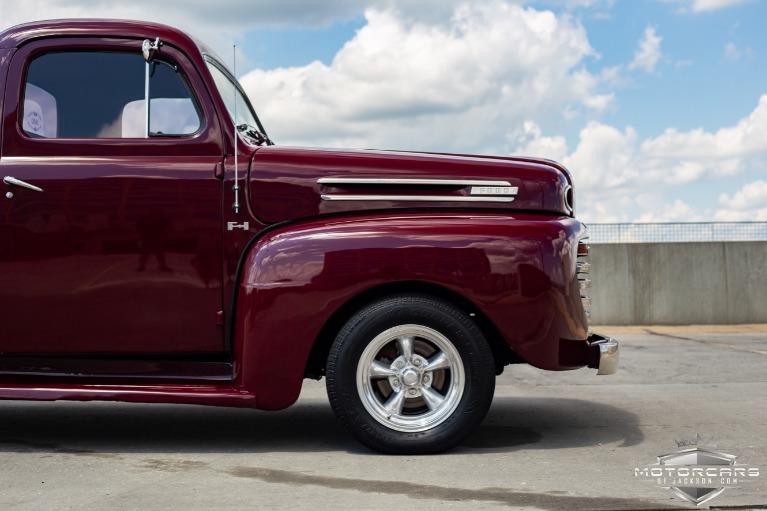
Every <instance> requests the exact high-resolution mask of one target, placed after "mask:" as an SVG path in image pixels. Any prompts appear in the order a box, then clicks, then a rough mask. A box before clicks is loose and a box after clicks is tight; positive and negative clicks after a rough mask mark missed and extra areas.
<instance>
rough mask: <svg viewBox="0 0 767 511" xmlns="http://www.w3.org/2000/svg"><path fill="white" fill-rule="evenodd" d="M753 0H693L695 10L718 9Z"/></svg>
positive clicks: (693, 9)
mask: <svg viewBox="0 0 767 511" xmlns="http://www.w3.org/2000/svg"><path fill="white" fill-rule="evenodd" d="M750 1H751V0H693V2H692V11H693V12H707V11H717V10H719V9H724V8H726V7H732V6H733V5H738V4H744V3H746V2H750Z"/></svg>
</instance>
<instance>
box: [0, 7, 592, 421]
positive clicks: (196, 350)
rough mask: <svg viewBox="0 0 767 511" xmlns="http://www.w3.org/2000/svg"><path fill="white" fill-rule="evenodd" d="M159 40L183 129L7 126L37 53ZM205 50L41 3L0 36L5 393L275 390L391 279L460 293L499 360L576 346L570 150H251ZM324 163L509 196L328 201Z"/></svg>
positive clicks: (580, 324) (310, 366) (281, 390)
mask: <svg viewBox="0 0 767 511" xmlns="http://www.w3.org/2000/svg"><path fill="white" fill-rule="evenodd" d="M155 37H160V39H161V40H162V41H164V43H165V46H164V47H163V48H162V49H161V52H162V53H163V56H164V57H165V58H166V59H168V60H170V61H172V62H173V63H174V64H175V65H177V66H178V67H179V68H180V69H181V71H182V72H183V73H184V75H185V76H186V78H187V79H188V81H189V85H190V87H191V89H192V94H193V95H194V97H195V99H196V101H197V102H198V104H199V105H200V107H201V112H200V113H201V115H202V117H203V119H204V120H203V127H202V129H201V130H200V131H199V132H198V133H197V134H195V135H194V136H190V137H182V138H163V137H156V138H151V139H93V140H80V139H77V140H71V139H39V138H32V137H30V136H28V135H26V134H25V133H24V132H23V131H22V129H21V122H20V120H19V119H20V114H19V112H20V105H21V101H22V98H23V94H24V92H23V84H24V77H25V72H26V68H27V66H28V64H29V61H30V59H32V58H34V57H35V56H36V55H40V54H43V53H45V52H50V51H53V50H62V49H65V50H93V49H105V50H109V51H136V52H138V51H140V43H141V41H142V40H143V39H145V38H150V39H154V38H155ZM205 54H208V55H210V54H211V52H210V50H209V49H208V48H207V47H205V46H204V45H202V44H201V43H199V42H197V41H195V40H193V39H192V38H190V37H189V36H187V35H185V34H183V33H181V32H179V31H177V30H174V29H171V28H169V27H165V26H161V25H156V24H151V23H145V22H122V21H108V20H89V21H58V22H41V23H39V24H29V25H24V26H20V27H15V28H13V29H10V30H7V31H6V32H3V33H2V34H0V111H1V112H2V114H1V115H2V117H1V119H2V122H0V137H2V138H1V140H2V142H1V144H0V176H13V177H15V178H18V179H21V180H24V181H27V182H29V183H32V184H34V185H36V186H40V187H41V188H43V189H44V192H43V193H37V192H33V191H30V190H26V189H22V188H18V187H12V189H11V188H10V187H8V186H6V185H2V186H4V187H5V190H4V192H7V191H12V192H13V194H14V197H13V198H5V197H0V201H3V202H2V209H0V215H1V216H0V314H1V315H2V329H3V333H2V336H1V337H0V398H6V399H42V400H49V399H78V400H92V399H93V400H95V399H98V400H123V401H144V402H178V403H198V404H211V405H223V406H248V407H258V408H263V409H279V408H284V407H286V406H288V405H290V404H291V403H292V402H294V401H295V399H296V398H297V396H298V393H299V391H300V388H301V382H302V380H303V378H304V377H305V375H306V374H313V375H316V374H321V373H322V370H323V367H322V364H323V362H324V358H323V357H324V356H325V355H326V353H325V352H324V351H323V350H324V349H326V347H327V346H328V341H329V340H332V337H333V335H334V334H335V333H336V332H335V330H334V326H337V325H338V324H339V322H341V323H342V322H343V319H344V317H345V316H344V315H345V314H348V313H349V311H350V310H351V307H352V306H353V304H357V303H364V300H366V299H372V298H374V297H377V296H380V295H381V294H382V293H385V292H387V290H392V289H395V288H396V290H397V291H402V290H411V291H414V292H431V293H438V294H439V295H440V296H443V297H445V298H448V299H451V300H454V301H456V303H460V304H461V305H462V306H463V307H465V308H467V309H468V310H467V312H471V313H473V314H475V315H476V317H477V318H478V321H480V322H481V324H482V325H483V327H484V328H485V330H486V331H485V333H486V335H487V336H488V337H492V338H494V339H497V341H498V342H499V343H501V345H505V346H508V347H509V348H510V349H508V350H506V351H508V353H507V355H508V360H504V361H503V362H508V361H510V360H512V359H515V360H523V361H525V362H528V363H530V364H532V365H535V366H537V367H540V368H544V369H552V370H563V369H572V368H576V367H582V366H584V365H587V364H588V363H590V361H591V358H593V353H592V351H593V350H588V349H586V348H584V346H585V343H584V341H585V339H586V338H587V336H588V332H587V324H586V317H585V313H584V310H583V307H582V305H581V300H580V292H579V289H578V282H577V276H576V274H575V264H576V253H577V244H578V240H579V239H580V238H582V237H583V236H584V235H585V230H584V227H583V226H582V224H580V223H579V222H578V221H577V220H575V219H574V218H572V216H571V212H570V210H569V209H568V208H567V206H566V198H565V195H566V193H567V190H568V187H569V186H571V184H572V183H571V179H570V176H569V174H568V173H567V171H566V170H565V169H564V168H562V167H561V166H559V165H558V164H555V163H553V162H549V161H544V160H533V159H529V158H510V157H486V156H466V155H440V154H428V153H396V152H387V151H377V152H373V151H351V150H319V149H298V148H278V147H266V146H265V147H253V146H250V145H249V144H247V143H246V142H245V141H244V140H242V139H240V138H239V137H237V139H235V137H233V134H232V129H231V128H230V124H231V122H230V120H229V116H228V114H227V113H226V110H225V105H224V102H223V101H222V98H221V97H219V95H218V92H217V89H216V87H215V83H214V82H213V79H212V77H211V76H210V74H209V73H208V71H207V68H206V66H205V61H204V57H203V55H205ZM235 144H236V147H237V151H238V159H239V166H240V168H239V179H240V181H239V185H240V188H241V190H242V192H241V196H240V201H241V203H242V208H241V210H240V211H239V212H235V211H233V209H232V204H233V202H234V192H233V190H232V188H233V185H234V184H235V181H234V168H233V166H234V157H233V148H234V146H235ZM322 177H405V178H422V179H428V178H431V179H475V180H476V179H484V180H503V181H509V182H510V183H511V185H512V186H516V187H518V188H519V193H518V196H517V198H516V199H515V200H514V201H513V202H511V203H472V204H470V203H464V202H419V201H404V202H391V201H390V202H374V201H355V202H352V201H323V200H322V199H321V198H320V194H322V193H328V192H332V193H336V194H343V193H349V192H348V191H344V190H343V189H337V188H336V189H334V188H333V187H328V186H326V185H319V184H317V180H318V179H319V178H322ZM355 191H356V192H359V191H362V192H366V191H370V190H366V189H365V188H364V187H362V188H358V189H357V190H355ZM433 192H434V191H433V190H430V189H429V188H428V187H425V188H424V187H421V188H419V189H418V190H417V191H409V192H408V191H406V192H405V193H417V194H419V195H423V194H426V195H428V194H430V193H433ZM453 193H455V194H461V193H465V192H462V191H461V190H459V189H457V190H455V191H454V192H453ZM229 222H234V223H236V224H238V225H240V224H243V223H245V222H247V223H248V227H249V228H248V229H247V230H240V229H234V230H227V228H226V226H227V224H228V223H229ZM393 286H394V287H393ZM574 346H577V347H575V348H574ZM590 357H591V358H590Z"/></svg>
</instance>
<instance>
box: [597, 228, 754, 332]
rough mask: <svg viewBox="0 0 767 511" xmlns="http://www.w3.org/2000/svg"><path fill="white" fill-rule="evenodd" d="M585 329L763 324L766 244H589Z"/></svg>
mask: <svg viewBox="0 0 767 511" xmlns="http://www.w3.org/2000/svg"><path fill="white" fill-rule="evenodd" d="M589 262H590V263H591V265H592V270H591V271H592V273H591V280H592V282H591V288H590V289H589V291H588V295H589V296H591V298H592V306H591V311H592V313H591V323H592V324H594V325H693V324H698V325H707V324H723V325H724V324H727V325H731V324H745V323H767V242H764V241H757V242H723V243H626V244H598V245H591V256H590V257H589Z"/></svg>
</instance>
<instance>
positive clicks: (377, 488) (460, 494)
mask: <svg viewBox="0 0 767 511" xmlns="http://www.w3.org/2000/svg"><path fill="white" fill-rule="evenodd" d="M225 473H228V474H229V475H232V476H235V477H242V478H248V479H258V480H260V481H263V482H266V483H272V484H288V485H295V486H318V487H323V488H330V489H334V490H352V491H358V492H362V493H372V494H381V493H384V494H388V495H405V496H407V497H410V498H412V499H428V500H443V501H461V502H462V501H484V502H499V503H501V504H505V505H507V506H518V507H535V508H539V509H544V510H548V511H555V510H558V509H568V510H578V511H587V510H589V511H590V510H593V511H611V510H616V509H635V510H646V511H649V510H655V509H658V510H661V509H662V510H671V509H683V508H680V507H677V506H658V504H657V503H652V502H649V501H644V500H641V499H633V498H621V497H583V496H573V495H567V496H565V495H561V494H556V495H555V494H551V493H533V492H519V491H509V490H504V489H499V488H479V489H467V488H455V487H445V486H437V485H429V484H416V483H409V482H404V481H376V480H368V479H352V478H344V477H332V476H324V475H314V474H307V473H305V472H292V471H288V470H278V469H270V468H260V467H236V468H232V469H229V470H227V471H225Z"/></svg>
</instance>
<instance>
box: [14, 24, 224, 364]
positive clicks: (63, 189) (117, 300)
mask: <svg viewBox="0 0 767 511" xmlns="http://www.w3.org/2000/svg"><path fill="white" fill-rule="evenodd" d="M147 36H151V34H147ZM141 43H142V41H140V40H139V41H135V40H130V41H129V40H124V39H94V38H80V39H54V40H49V39H43V40H39V41H35V42H32V43H29V44H27V45H25V46H23V47H21V48H20V49H19V50H18V51H17V52H16V53H15V54H14V56H13V59H12V61H11V64H10V69H9V73H8V81H7V87H6V91H5V98H4V110H5V111H4V112H3V119H4V120H3V123H4V124H3V130H2V131H3V139H2V147H1V150H2V158H1V159H0V178H2V179H3V182H4V184H2V185H0V186H1V187H2V188H3V195H2V196H0V201H1V202H0V204H1V206H0V316H1V317H2V334H0V352H2V353H7V354H8V353H15V354H30V355H33V356H35V355H43V354H54V355H55V354H64V353H65V354H87V355H99V354H118V353H122V354H147V355H152V354H171V355H172V354H179V353H185V354H203V353H214V352H221V351H223V350H224V342H223V329H222V328H221V327H220V326H218V325H217V322H218V321H217V320H218V319H219V318H220V313H219V311H221V310H222V294H221V287H222V250H221V236H222V232H221V214H222V209H221V182H220V181H219V180H218V179H217V178H216V176H215V168H216V166H217V165H220V164H221V162H222V155H223V150H222V140H221V134H220V130H219V128H218V121H217V118H216V115H215V111H214V110H213V107H212V104H211V101H210V98H209V96H208V95H207V92H206V88H205V86H204V85H203V82H202V79H201V77H200V75H199V74H198V72H197V70H196V69H195V68H194V66H193V65H192V64H191V62H190V60H189V59H188V58H187V57H186V56H185V55H184V54H183V53H182V52H181V51H179V50H177V49H175V48H173V47H172V46H170V45H165V46H163V47H161V51H160V52H158V54H157V56H156V58H155V59H154V61H153V62H152V63H151V64H147V63H146V62H145V60H144V58H143V56H142V52H141ZM147 76H149V78H148V81H149V82H150V87H149V90H150V97H151V100H150V101H149V104H150V106H151V109H150V122H149V132H150V133H149V135H148V136H147V133H145V128H146V105H145V101H144V96H145V80H146V79H147V78H146V77H147Z"/></svg>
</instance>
